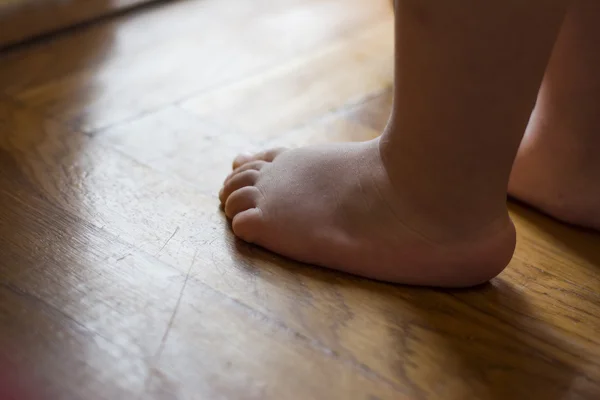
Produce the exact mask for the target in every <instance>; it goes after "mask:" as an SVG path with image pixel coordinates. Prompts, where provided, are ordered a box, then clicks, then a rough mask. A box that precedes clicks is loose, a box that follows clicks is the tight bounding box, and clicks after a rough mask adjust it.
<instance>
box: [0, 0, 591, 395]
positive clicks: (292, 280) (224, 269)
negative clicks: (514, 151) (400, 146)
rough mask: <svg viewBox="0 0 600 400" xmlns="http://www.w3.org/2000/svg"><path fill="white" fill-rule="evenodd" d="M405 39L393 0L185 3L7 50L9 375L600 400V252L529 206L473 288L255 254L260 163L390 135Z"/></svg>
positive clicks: (76, 389) (1, 335)
mask: <svg viewBox="0 0 600 400" xmlns="http://www.w3.org/2000/svg"><path fill="white" fill-rule="evenodd" d="M392 24H393V17H392V11H391V9H390V5H389V2H388V1H387V0H377V1H375V0H279V1H271V0H188V1H171V2H167V3H165V4H163V5H158V6H156V5H155V6H151V7H149V8H146V9H144V10H137V11H136V12H133V13H129V14H127V15H123V16H120V17H117V18H113V19H109V20H104V21H102V22H99V23H97V24H93V25H90V26H87V27H82V28H80V29H77V30H75V31H70V32H69V33H67V34H64V35H58V36H53V37H52V38H50V39H48V40H42V41H36V42H35V43H34V44H29V45H24V46H20V47H18V48H13V49H12V50H10V51H8V52H5V53H1V54H0V359H2V362H3V363H4V366H3V368H5V369H6V370H7V371H9V372H10V376H11V377H13V378H14V377H15V376H16V377H17V378H20V382H21V384H22V386H23V388H24V389H25V390H26V391H28V392H29V393H30V395H32V396H34V398H35V399H61V400H62V399H86V400H95V399H210V400H212V399H215V400H218V399H274V400H275V399H276V400H286V399H302V400H304V399H327V400H329V399H364V400H375V399H379V400H383V399H440V400H447V399H490V400H499V399H527V400H533V399H544V400H558V399H600V235H598V234H595V233H589V232H584V231H580V230H577V229H574V228H571V227H567V226H564V225H561V224H559V223H557V222H554V221H552V220H550V219H548V218H546V217H544V216H542V215H540V214H538V213H536V212H533V211H530V210H528V209H526V208H524V207H522V206H518V205H511V212H512V215H513V217H514V219H515V221H516V224H517V226H518V231H519V245H518V249H517V252H516V255H515V258H514V260H513V261H512V263H511V264H510V266H509V268H508V269H507V270H506V271H505V272H504V273H503V274H502V275H501V276H500V277H498V278H496V279H495V280H493V281H492V282H491V283H490V284H488V285H486V286H484V287H480V288H477V289H472V290H463V291H440V290H428V289H418V288H409V287H400V286H392V285H386V284H382V283H376V282H371V281H367V280H362V279H358V278H353V277H349V276H345V275H341V274H338V273H334V272H329V271H325V270H321V269H317V268H314V267H311V266H307V265H300V264H297V263H294V262H291V261H288V260H284V259H282V258H280V257H277V256H275V255H273V254H270V253H268V252H265V251H263V250H260V249H258V248H256V247H252V246H249V245H246V244H244V243H241V242H239V241H237V240H235V239H234V237H233V235H232V233H231V230H230V228H229V226H228V224H227V221H226V219H225V217H224V216H223V214H222V212H221V211H220V210H219V206H218V199H217V196H216V193H217V191H218V189H219V186H220V184H221V181H222V179H223V177H224V176H225V175H226V174H227V173H228V170H229V168H230V161H231V159H232V157H233V156H234V155H235V154H236V153H237V152H239V151H243V150H254V149H258V148H262V147H263V146H271V145H300V144H304V143H316V142H330V141H347V140H364V139H369V138H372V137H374V136H376V135H377V134H378V132H379V131H380V129H381V128H382V127H383V126H384V125H385V122H386V119H387V115H388V111H389V109H390V104H391V85H392V47H393V36H392ZM7 374H8V372H6V373H4V375H2V374H0V377H1V376H4V377H5V378H6V377H7V376H8V375H7ZM0 380H1V379H0ZM0 394H1V393H0ZM36 396H37V397H36Z"/></svg>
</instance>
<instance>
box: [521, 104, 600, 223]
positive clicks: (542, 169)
mask: <svg viewBox="0 0 600 400" xmlns="http://www.w3.org/2000/svg"><path fill="white" fill-rule="evenodd" d="M557 114H558V111H557V112H556V113H555V117H550V118H542V117H540V116H539V115H536V114H535V113H534V115H533V116H532V119H531V123H530V126H529V128H528V132H527V135H526V136H525V138H524V139H523V143H522V144H521V147H520V149H519V153H518V155H517V158H516V161H515V164H514V166H513V170H512V174H511V179H510V183H509V193H510V194H511V195H512V196H514V197H515V198H517V199H519V200H522V201H524V202H526V203H528V204H530V205H532V206H533V207H535V208H537V209H539V210H541V211H543V212H545V213H546V214H548V215H550V216H552V217H554V218H556V219H559V220H561V221H563V222H567V223H570V224H575V225H579V226H582V227H586V228H592V229H597V230H600V157H598V151H599V147H598V146H597V145H592V144H593V143H597V142H598V139H595V140H589V136H588V134H585V133H583V132H571V131H570V130H571V129H570V126H569V124H566V126H565V124H562V123H560V122H559V121H558V119H559V118H557V117H558V115H557ZM565 129H567V130H568V131H566V132H562V131H561V130H565ZM589 135H600V126H598V129H597V130H595V131H594V132H590V133H589Z"/></svg>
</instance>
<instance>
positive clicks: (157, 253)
mask: <svg viewBox="0 0 600 400" xmlns="http://www.w3.org/2000/svg"><path fill="white" fill-rule="evenodd" d="M177 232H179V226H178V227H177V228H175V231H174V232H173V234H172V235H171V236H169V238H168V239H167V241H166V242H165V244H163V245H162V247H161V248H160V250H158V252H156V254H155V255H154V257H157V256H158V255H159V254H160V253H161V252H162V251H163V249H164V248H165V247H167V245H168V244H169V242H170V241H171V239H173V237H174V236H175V235H176V234H177Z"/></svg>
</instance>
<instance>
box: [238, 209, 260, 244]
mask: <svg viewBox="0 0 600 400" xmlns="http://www.w3.org/2000/svg"><path fill="white" fill-rule="evenodd" d="M231 229H232V230H233V233H234V234H235V236H237V237H239V238H240V239H242V240H243V241H245V242H248V243H256V244H260V243H259V242H260V241H261V236H264V233H265V223H264V219H263V214H262V211H261V209H260V208H258V207H255V208H249V209H247V210H245V211H242V212H241V213H238V214H237V215H236V216H235V217H234V218H233V220H232V221H231Z"/></svg>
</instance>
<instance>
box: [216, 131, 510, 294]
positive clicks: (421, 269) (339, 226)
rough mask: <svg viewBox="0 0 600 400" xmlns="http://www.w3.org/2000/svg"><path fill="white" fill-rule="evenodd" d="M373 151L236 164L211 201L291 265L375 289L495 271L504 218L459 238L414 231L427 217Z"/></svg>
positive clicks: (454, 282) (244, 233)
mask: <svg viewBox="0 0 600 400" xmlns="http://www.w3.org/2000/svg"><path fill="white" fill-rule="evenodd" d="M380 147H381V145H380V141H379V140H374V141H370V142H365V143H344V144H335V145H328V146H318V147H306V148H300V149H296V150H283V149H276V150H271V151H267V152H264V153H260V154H256V155H254V156H239V157H238V158H237V159H236V161H235V162H234V168H235V170H234V172H233V173H232V174H231V175H230V176H229V177H228V178H227V179H226V181H225V184H224V187H223V189H222V190H221V193H220V199H221V202H222V204H223V205H224V208H225V213H226V214H227V216H228V217H229V218H231V219H232V225H233V231H234V233H235V234H236V235H237V236H238V237H240V238H241V239H243V240H245V241H247V242H251V243H255V244H257V245H260V246H262V247H265V248H267V249H269V250H271V251H274V252H276V253H279V254H281V255H284V256H287V257H290V258H292V259H295V260H299V261H302V262H306V263H310V264H316V265H319V266H323V267H328V268H333V269H337V270H340V271H344V272H348V273H352V274H356V275H360V276H364V277H369V278H373V279H378V280H383V281H390V282H397V283H405V284H413V285H427V286H440V287H464V286H472V285H476V284H480V283H483V282H486V281H488V280H489V279H491V278H493V277H494V276H496V275H497V274H498V273H500V272H501V271H502V270H503V269H504V267H505V266H506V265H507V264H508V262H509V260H510V259H511V257H512V253H513V250H514V244H515V231H514V227H513V225H512V223H511V221H510V219H509V218H508V214H506V215H503V216H502V217H501V218H497V219H495V220H492V221H490V220H488V221H482V222H481V226H479V227H477V228H472V229H471V228H470V229H469V230H465V228H464V226H460V224H457V225H456V226H432V225H431V224H427V223H415V221H426V220H427V218H426V217H427V215H426V213H427V211H426V210H423V209H419V208H423V207H421V206H420V205H419V204H414V202H411V201H409V200H407V198H408V196H405V195H404V193H406V192H407V191H409V190H410V188H409V187H399V185H398V184H397V183H395V182H393V181H392V180H391V179H390V176H391V174H389V173H388V170H389V168H390V166H389V165H387V163H386V162H384V160H383V159H382V156H381V154H382V151H381V149H380ZM392 161H393V160H392ZM411 173H413V174H417V173H418V171H412V172H411ZM405 186H406V185H405ZM457 190H458V189H457ZM468 195H469V194H468V193H467V194H466V196H468ZM436 203H438V204H439V207H447V208H449V210H450V211H452V210H451V208H452V207H453V206H454V205H452V204H446V202H445V199H443V198H439V199H436ZM428 204H431V202H428ZM421 214H422V215H421ZM418 216H424V217H425V218H415V217H418ZM434 223H435V221H434Z"/></svg>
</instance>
